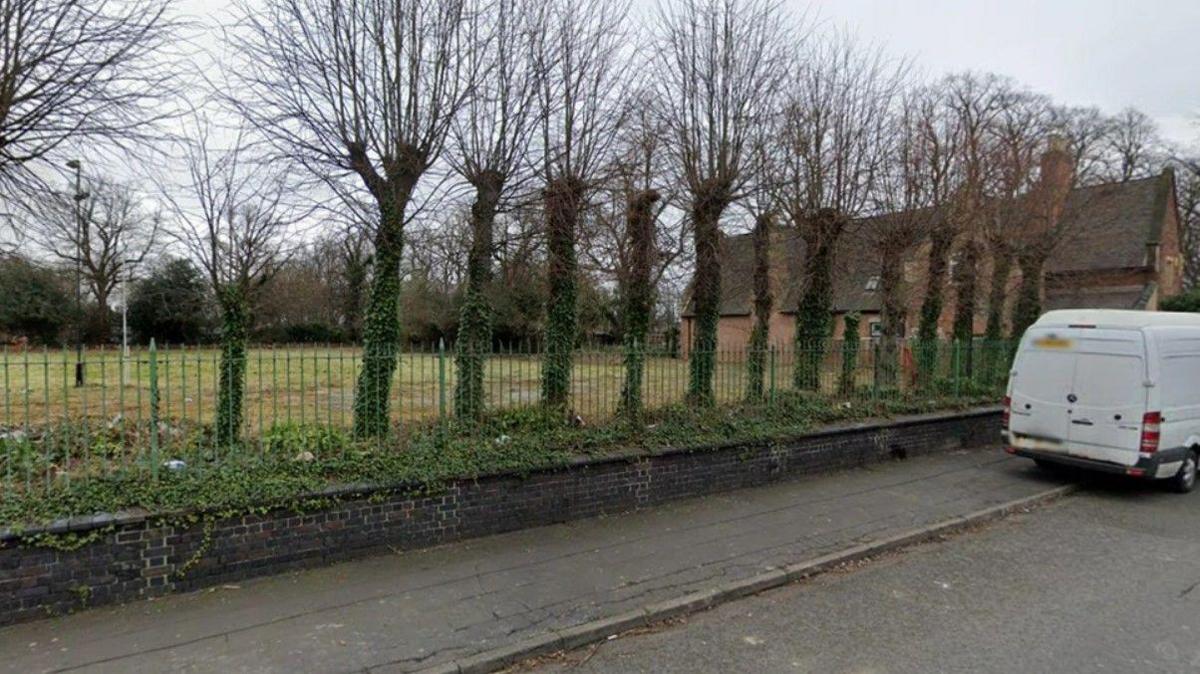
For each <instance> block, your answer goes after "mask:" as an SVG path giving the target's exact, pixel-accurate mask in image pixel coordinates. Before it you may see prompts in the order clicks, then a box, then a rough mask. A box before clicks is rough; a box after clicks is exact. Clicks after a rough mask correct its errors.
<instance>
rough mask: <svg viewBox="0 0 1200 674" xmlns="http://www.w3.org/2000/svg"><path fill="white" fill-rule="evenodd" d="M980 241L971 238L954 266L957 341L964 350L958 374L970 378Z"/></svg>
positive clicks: (959, 349)
mask: <svg viewBox="0 0 1200 674" xmlns="http://www.w3.org/2000/svg"><path fill="white" fill-rule="evenodd" d="M978 266H979V244H978V243H977V242H975V241H974V240H971V239H968V240H967V242H966V243H965V244H963V248H962V258H961V259H960V260H959V264H958V265H957V266H955V268H954V290H955V303H954V330H953V332H954V341H955V342H956V344H957V347H956V348H957V349H958V353H959V354H960V358H959V362H958V365H957V367H958V368H959V370H958V372H957V374H958V375H959V376H964V377H966V378H968V379H970V378H971V375H972V373H973V372H974V369H975V358H974V349H973V348H972V346H973V343H974V339H975V306H976V294H977V293H976V287H977V284H978Z"/></svg>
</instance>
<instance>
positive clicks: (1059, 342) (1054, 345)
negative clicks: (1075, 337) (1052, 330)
mask: <svg viewBox="0 0 1200 674" xmlns="http://www.w3.org/2000/svg"><path fill="white" fill-rule="evenodd" d="M1033 345H1034V346H1036V347H1038V348H1042V349H1069V348H1071V340H1069V339H1063V338H1061V337H1039V338H1038V339H1035V340H1033Z"/></svg>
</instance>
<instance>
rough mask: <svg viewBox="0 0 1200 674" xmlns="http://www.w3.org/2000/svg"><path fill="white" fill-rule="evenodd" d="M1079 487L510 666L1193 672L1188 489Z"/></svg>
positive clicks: (1193, 545)
mask: <svg viewBox="0 0 1200 674" xmlns="http://www.w3.org/2000/svg"><path fill="white" fill-rule="evenodd" d="M1080 479H1082V480H1083V481H1084V484H1085V488H1084V490H1083V491H1082V492H1080V493H1078V494H1077V495H1074V496H1071V497H1069V498H1067V499H1064V500H1063V501H1060V502H1058V503H1055V504H1052V505H1048V506H1045V507H1043V508H1040V509H1038V510H1035V511H1033V512H1030V513H1025V514H1021V515H1018V516H1015V517H1012V518H1010V519H1008V520H1005V521H1003V522H1000V523H997V524H993V525H991V526H988V527H986V528H983V529H980V530H977V531H973V532H969V533H965V534H961V535H958V536H956V537H954V538H952V539H950V540H947V541H943V542H939V543H932V544H927V545H923V546H919V547H917V548H914V549H912V550H909V551H906V552H903V553H899V554H895V555H891V556H888V557H886V558H883V559H879V560H873V561H871V562H870V563H867V564H865V565H863V566H862V567H860V568H857V569H854V570H846V571H839V572H836V573H832V574H829V575H826V576H823V577H820V578H818V579H814V580H813V581H811V582H809V583H805V584H800V585H792V586H789V587H786V588H782V589H779V590H774V591H770V592H767V593H764V594H762V595H759V596H756V597H752V598H749V599H745V600H742V601H738V602H734V603H731V604H726V605H724V606H721V607H718V608H716V609H714V610H712V611H709V612H706V613H702V614H698V615H694V616H691V617H690V618H688V619H687V620H685V621H683V622H681V623H678V624H675V625H667V626H662V627H660V628H659V629H657V630H654V631H650V632H649V633H643V634H636V635H627V636H624V637H621V638H615V639H611V640H609V641H607V642H605V643H603V644H601V645H600V646H598V647H593V648H587V649H582V650H580V651H576V652H573V653H569V654H566V655H563V656H560V657H558V658H555V659H552V660H549V661H546V662H543V663H540V664H539V665H537V666H534V665H526V666H525V667H522V668H523V669H525V668H533V669H536V670H537V671H539V672H581V673H583V672H591V673H596V672H656V673H657V672H722V673H725V672H755V673H758V672H855V673H861V674H866V673H883V672H968V671H969V672H1056V673H1057V672H1200V526H1197V515H1198V514H1200V491H1197V492H1196V493H1193V494H1189V495H1186V496H1181V495H1177V494H1172V493H1169V492H1167V491H1166V490H1165V489H1161V488H1155V487H1153V486H1147V485H1144V484H1140V483H1132V482H1126V481H1116V480H1110V479H1102V478H1089V477H1082V478H1080Z"/></svg>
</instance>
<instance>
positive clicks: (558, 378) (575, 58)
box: [537, 0, 629, 407]
mask: <svg viewBox="0 0 1200 674" xmlns="http://www.w3.org/2000/svg"><path fill="white" fill-rule="evenodd" d="M628 10H629V7H628V3H627V2H625V0H553V1H552V2H550V3H549V5H548V7H547V10H546V11H547V21H546V30H545V32H544V33H543V34H542V35H541V36H540V41H539V44H538V50H537V59H538V67H539V69H540V70H541V71H542V72H543V73H544V74H545V76H544V77H542V78H541V86H540V87H539V90H538V102H539V106H540V113H539V118H540V121H541V123H540V124H539V129H538V132H539V137H540V143H541V148H542V161H541V166H540V167H539V168H540V175H539V178H540V179H541V181H542V184H543V189H542V209H543V218H544V221H545V235H546V267H547V270H546V271H547V273H546V280H547V287H548V290H549V293H548V295H547V298H546V339H545V353H544V356H543V363H542V399H543V401H544V402H545V403H546V404H547V405H548V406H551V407H563V406H565V405H566V403H567V395H568V392H569V390H570V384H571V360H572V356H573V352H574V349H575V340H576V336H577V331H578V321H577V315H576V313H577V308H576V302H577V298H576V294H577V285H578V278H577V276H578V269H579V265H578V260H577V258H576V247H575V244H576V236H577V229H578V227H579V221H580V218H581V216H582V214H583V211H584V209H585V207H586V205H587V201H588V198H589V196H590V195H591V194H592V192H593V190H595V189H596V188H597V187H598V186H599V184H600V182H601V178H602V176H601V171H602V169H603V168H604V167H605V166H606V164H607V163H608V160H609V156H610V154H611V151H612V148H613V144H614V143H615V141H616V137H617V130H618V129H619V128H620V125H621V115H620V106H619V101H618V94H619V93H620V92H621V90H622V89H623V88H624V87H625V84H626V83H627V78H628V77H629V68H628V67H627V66H628V63H627V62H626V61H625V60H623V59H622V53H621V50H622V48H623V46H624V37H625V35H624V33H623V32H622V31H621V29H620V26H621V25H622V22H623V21H624V19H625V15H626V13H627V12H628Z"/></svg>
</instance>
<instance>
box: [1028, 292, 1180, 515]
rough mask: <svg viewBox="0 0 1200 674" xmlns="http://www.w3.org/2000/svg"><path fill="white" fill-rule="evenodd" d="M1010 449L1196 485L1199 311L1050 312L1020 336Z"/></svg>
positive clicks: (1049, 460) (1046, 462)
mask: <svg viewBox="0 0 1200 674" xmlns="http://www.w3.org/2000/svg"><path fill="white" fill-rule="evenodd" d="M1004 436H1005V440H1006V450H1007V451H1008V452H1009V453H1010V454H1016V455H1018V456H1026V457H1029V458H1031V459H1033V460H1034V461H1036V462H1037V463H1038V465H1042V466H1053V465H1054V464H1067V465H1071V466H1078V467H1083V468H1091V469H1096V470H1102V471H1107V472H1111V473H1123V474H1125V475H1130V476H1133V477H1139V478H1147V479H1170V480H1171V481H1172V486H1173V487H1174V488H1175V489H1176V490H1177V491H1180V492H1188V491H1191V490H1192V488H1193V487H1194V486H1195V484H1196V462H1197V453H1198V452H1200V314H1185V313H1168V312H1149V311H1118V310H1107V309H1078V310H1063V311H1050V312H1047V313H1046V314H1044V315H1043V316H1042V317H1041V318H1039V319H1038V321H1037V322H1036V323H1034V324H1033V326H1032V327H1030V328H1029V330H1027V331H1026V332H1025V335H1024V336H1023V337H1022V338H1021V344H1020V346H1019V347H1018V348H1017V354H1016V358H1015V359H1014V361H1013V366H1012V371H1011V372H1010V373H1009V377H1008V395H1006V396H1005V398H1004Z"/></svg>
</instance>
